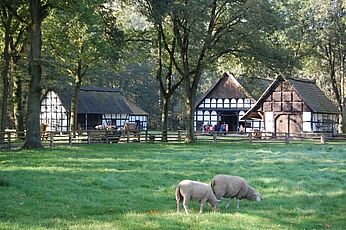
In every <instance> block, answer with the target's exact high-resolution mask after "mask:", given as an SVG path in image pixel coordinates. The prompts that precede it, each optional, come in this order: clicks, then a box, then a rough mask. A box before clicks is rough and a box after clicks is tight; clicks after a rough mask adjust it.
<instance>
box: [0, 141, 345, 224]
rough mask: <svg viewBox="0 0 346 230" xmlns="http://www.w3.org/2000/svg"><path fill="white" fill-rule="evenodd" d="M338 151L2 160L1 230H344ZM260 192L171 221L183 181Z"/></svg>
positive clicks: (25, 153)
mask: <svg viewBox="0 0 346 230" xmlns="http://www.w3.org/2000/svg"><path fill="white" fill-rule="evenodd" d="M345 163H346V143H345V144H340V143H339V144H327V145H319V144H311V143H306V144H297V143H296V144H259V143H252V144H244V143H242V144H237V143H233V144H211V143H210V144H202V143H200V144H194V145H186V144H159V143H155V144H144V143H132V144H111V145H83V146H73V147H57V148H53V149H41V150H37V151H29V150H22V151H13V152H0V229H11V230H12V229H345V228H346V164H345ZM219 173H224V174H233V175H240V176H242V177H244V178H246V179H247V181H248V182H249V183H250V184H251V185H252V186H253V187H254V188H255V189H256V190H257V191H258V192H260V193H261V195H262V197H263V200H262V202H261V203H256V202H252V201H246V200H242V201H241V202H240V208H239V209H236V208H235V203H234V202H233V203H232V205H231V207H230V209H227V210H226V209H225V207H224V205H225V204H226V200H224V199H223V200H222V203H221V210H220V212H218V213H214V212H212V210H211V208H210V207H209V206H208V207H206V209H205V213H204V214H202V215H200V214H198V211H199V207H198V202H193V203H192V205H190V209H191V210H190V211H191V214H190V215H188V216H187V215H185V214H184V213H180V214H177V213H176V202H175V197H174V190H175V186H176V184H177V183H178V182H179V181H180V180H183V179H193V180H199V181H203V182H209V181H210V179H211V178H212V177H213V176H214V175H216V174H219Z"/></svg>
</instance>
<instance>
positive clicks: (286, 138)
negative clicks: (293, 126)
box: [285, 133, 290, 144]
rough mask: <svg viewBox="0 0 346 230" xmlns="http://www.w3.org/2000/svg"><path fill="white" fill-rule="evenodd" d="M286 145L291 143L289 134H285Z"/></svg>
mask: <svg viewBox="0 0 346 230" xmlns="http://www.w3.org/2000/svg"><path fill="white" fill-rule="evenodd" d="M285 143H286V144H288V143H290V137H289V134H288V133H285Z"/></svg>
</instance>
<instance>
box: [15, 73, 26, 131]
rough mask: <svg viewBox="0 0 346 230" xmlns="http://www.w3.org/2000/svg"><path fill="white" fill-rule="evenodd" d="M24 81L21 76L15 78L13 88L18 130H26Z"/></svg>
mask: <svg viewBox="0 0 346 230" xmlns="http://www.w3.org/2000/svg"><path fill="white" fill-rule="evenodd" d="M23 97H24V95H23V81H22V79H21V77H20V76H17V77H16V79H14V89H13V114H14V124H15V127H16V131H17V132H20V133H22V132H24V116H23V114H24V101H23Z"/></svg>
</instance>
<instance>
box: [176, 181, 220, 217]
mask: <svg viewBox="0 0 346 230" xmlns="http://www.w3.org/2000/svg"><path fill="white" fill-rule="evenodd" d="M175 198H176V201H177V212H178V213H179V212H180V209H181V202H182V201H183V206H184V209H185V213H186V214H189V202H190V200H198V201H199V202H200V213H203V208H204V205H205V203H206V202H208V203H209V204H210V205H211V207H212V208H213V209H214V211H217V210H218V200H217V199H216V197H215V195H214V193H213V190H212V188H211V187H210V185H208V184H206V183H202V182H198V181H192V180H183V181H181V182H180V183H179V184H178V186H177V188H176V190H175Z"/></svg>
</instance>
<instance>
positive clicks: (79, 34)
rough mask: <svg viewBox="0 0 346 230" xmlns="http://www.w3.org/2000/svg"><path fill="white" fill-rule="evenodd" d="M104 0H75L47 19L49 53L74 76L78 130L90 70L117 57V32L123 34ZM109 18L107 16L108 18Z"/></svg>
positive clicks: (73, 124)
mask: <svg viewBox="0 0 346 230" xmlns="http://www.w3.org/2000/svg"><path fill="white" fill-rule="evenodd" d="M104 2H105V1H103V0H90V1H71V2H70V3H69V2H66V4H65V5H64V6H63V7H56V8H55V9H54V10H52V12H51V15H50V20H49V21H48V20H47V22H46V23H45V25H44V27H45V28H46V31H47V35H48V36H47V38H46V42H47V46H46V49H47V50H46V51H47V54H48V55H50V56H51V57H53V58H54V60H56V63H57V65H58V66H59V68H60V69H62V72H63V73H65V74H68V75H69V76H71V77H72V78H73V79H74V83H73V86H74V87H73V94H72V101H71V108H70V130H73V131H76V130H77V105H78V98H79V90H80V87H81V85H82V83H83V81H84V80H85V77H86V75H87V74H88V71H89V70H90V69H92V68H95V67H96V66H103V67H104V62H105V59H108V58H110V57H109V56H107V55H110V56H112V57H111V58H113V59H116V57H115V55H114V53H117V51H116V49H117V48H118V47H116V46H115V45H114V41H115V38H114V37H115V36H116V35H117V33H118V34H121V32H119V31H118V30H117V28H116V27H114V25H113V24H112V23H114V22H115V21H114V20H115V18H111V16H110V15H107V13H108V11H107V8H105V7H104V6H103V4H104ZM105 19H107V20H105Z"/></svg>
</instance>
